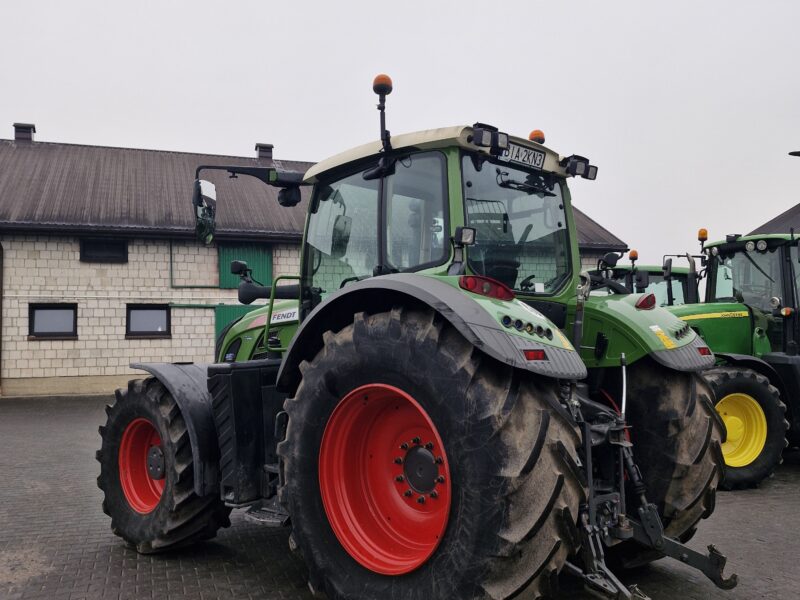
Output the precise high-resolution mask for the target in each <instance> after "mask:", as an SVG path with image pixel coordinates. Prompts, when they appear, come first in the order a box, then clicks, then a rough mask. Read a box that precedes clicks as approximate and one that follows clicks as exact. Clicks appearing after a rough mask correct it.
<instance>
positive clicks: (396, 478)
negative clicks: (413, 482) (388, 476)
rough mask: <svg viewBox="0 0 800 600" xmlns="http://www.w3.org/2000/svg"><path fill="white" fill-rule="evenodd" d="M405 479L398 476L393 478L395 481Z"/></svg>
mask: <svg viewBox="0 0 800 600" xmlns="http://www.w3.org/2000/svg"><path fill="white" fill-rule="evenodd" d="M405 479H406V478H405V477H403V476H402V475H398V476H397V477H395V478H394V480H395V481H405Z"/></svg>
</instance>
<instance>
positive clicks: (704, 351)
mask: <svg viewBox="0 0 800 600" xmlns="http://www.w3.org/2000/svg"><path fill="white" fill-rule="evenodd" d="M697 351H698V352H699V353H700V356H711V348H709V347H708V346H700V347H699V348H698V349H697Z"/></svg>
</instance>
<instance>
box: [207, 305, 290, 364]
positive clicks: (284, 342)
mask: <svg viewBox="0 0 800 600" xmlns="http://www.w3.org/2000/svg"><path fill="white" fill-rule="evenodd" d="M268 313H269V305H268V304H267V305H264V306H261V307H260V308H255V309H253V310H252V311H251V312H249V313H247V314H246V315H245V316H244V317H242V318H241V319H239V320H238V321H236V322H234V323H233V324H232V325H231V326H230V327H228V328H227V330H224V331H223V332H222V341H221V343H220V344H218V347H219V353H218V356H216V357H215V359H216V361H217V362H241V361H245V360H253V359H255V358H264V357H265V355H266V353H267V352H270V349H269V348H268V347H267V345H266V344H265V343H264V339H265V336H264V333H265V331H266V327H265V326H266V323H267V317H268ZM297 324H298V302H297V300H276V301H275V303H274V306H273V309H272V322H271V324H270V328H269V331H270V332H271V333H272V337H274V338H277V339H278V340H280V345H279V347H280V348H286V347H287V346H288V345H289V342H291V340H292V338H293V337H294V334H295V332H296V331H297ZM267 339H268V338H267ZM262 355H264V356H262Z"/></svg>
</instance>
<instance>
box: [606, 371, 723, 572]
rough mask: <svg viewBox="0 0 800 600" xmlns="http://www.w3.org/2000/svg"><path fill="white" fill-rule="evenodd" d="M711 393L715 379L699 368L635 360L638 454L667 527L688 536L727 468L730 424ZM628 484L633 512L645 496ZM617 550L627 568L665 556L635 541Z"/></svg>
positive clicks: (706, 512) (632, 406)
mask: <svg viewBox="0 0 800 600" xmlns="http://www.w3.org/2000/svg"><path fill="white" fill-rule="evenodd" d="M711 398H712V392H711V390H710V388H709V386H708V384H707V383H706V381H705V380H704V379H703V378H702V376H700V375H698V374H695V373H684V372H679V371H674V370H671V369H667V368H666V367H663V366H661V365H659V364H657V363H655V362H654V361H652V360H651V359H649V358H644V359H641V360H639V361H637V362H636V363H634V364H633V365H632V366H631V367H630V368H629V371H628V408H627V414H626V418H627V422H628V424H629V425H630V426H631V441H632V442H633V456H634V460H635V461H636V464H637V465H638V466H639V468H640V470H641V471H642V477H643V479H644V482H645V484H646V485H647V499H648V501H650V502H652V503H653V504H655V505H656V506H657V508H658V512H659V515H661V520H662V523H663V524H664V531H665V533H666V535H668V536H669V537H672V538H675V539H678V540H680V541H681V542H685V541H687V540H689V539H690V538H691V537H692V536H693V535H694V533H695V531H696V529H697V525H698V523H699V522H700V520H701V519H705V518H707V517H709V516H710V515H711V513H712V512H713V511H714V506H715V500H716V491H717V487H718V486H719V481H720V479H721V478H722V473H723V470H724V460H723V458H722V450H721V444H722V442H723V441H724V439H725V427H724V425H723V424H722V421H721V420H720V418H719V416H718V415H717V412H716V411H715V410H714V407H713V405H712V402H711ZM628 492H629V493H628V494H627V498H626V501H627V505H628V512H630V513H631V514H632V515H636V509H637V508H638V506H639V505H638V500H637V499H636V498H635V496H634V495H633V494H632V493H630V492H631V490H628ZM609 554H610V556H611V557H612V559H613V560H615V561H618V562H620V563H621V564H622V566H624V567H627V568H635V567H638V566H641V565H644V564H647V563H648V562H651V561H653V560H656V559H658V558H661V557H662V556H663V555H662V554H660V553H658V552H655V551H644V550H643V549H642V548H641V547H640V546H638V545H637V544H636V543H631V542H626V543H623V544H620V545H618V546H615V547H613V548H611V549H610V552H609Z"/></svg>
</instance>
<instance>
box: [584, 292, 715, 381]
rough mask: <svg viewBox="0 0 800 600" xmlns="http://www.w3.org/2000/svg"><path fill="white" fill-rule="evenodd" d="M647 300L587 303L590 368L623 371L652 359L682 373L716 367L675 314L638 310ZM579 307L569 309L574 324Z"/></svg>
mask: <svg viewBox="0 0 800 600" xmlns="http://www.w3.org/2000/svg"><path fill="white" fill-rule="evenodd" d="M642 296H643V295H642V294H627V295H619V294H613V295H609V296H589V298H588V299H587V301H586V308H585V315H584V326H583V343H582V347H581V357H582V358H583V359H584V361H585V362H586V366H587V367H590V368H591V367H609V366H618V365H619V362H620V355H621V354H622V353H624V354H625V358H626V361H627V363H628V364H631V363H633V362H635V361H637V360H639V359H640V358H643V357H644V356H647V355H650V356H652V357H653V358H654V359H655V360H656V361H658V362H660V363H661V364H663V365H665V366H667V367H670V368H674V369H677V370H679V371H696V370H699V369H704V368H708V367H711V366H713V365H714V355H713V354H712V353H711V352H710V350H708V347H707V346H706V344H705V342H703V341H702V339H701V338H699V337H698V336H697V334H696V333H695V332H694V331H693V330H692V329H691V327H689V325H688V324H687V323H685V322H683V321H682V320H680V319H679V318H678V317H676V316H675V315H673V314H672V313H671V312H670V311H668V310H666V309H663V308H660V307H655V308H652V309H649V310H642V309H638V308H636V302H637V301H638V300H639V299H640V298H641V297H642ZM574 311H575V301H572V302H571V303H570V314H571V316H572V320H574Z"/></svg>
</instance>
